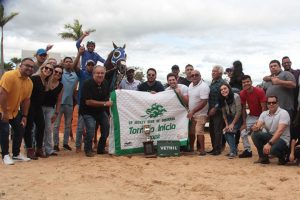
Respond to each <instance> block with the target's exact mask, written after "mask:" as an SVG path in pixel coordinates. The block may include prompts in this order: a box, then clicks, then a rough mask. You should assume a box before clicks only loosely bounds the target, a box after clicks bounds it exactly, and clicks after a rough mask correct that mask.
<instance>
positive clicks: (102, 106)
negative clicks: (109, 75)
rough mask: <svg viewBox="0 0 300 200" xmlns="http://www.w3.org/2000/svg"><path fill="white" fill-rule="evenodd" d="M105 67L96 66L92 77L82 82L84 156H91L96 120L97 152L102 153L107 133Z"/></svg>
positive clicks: (80, 109) (81, 111)
mask: <svg viewBox="0 0 300 200" xmlns="http://www.w3.org/2000/svg"><path fill="white" fill-rule="evenodd" d="M105 72H106V71H105V68H104V67H102V66H96V67H95V69H94V71H93V78H92V79H89V80H87V81H85V82H84V85H83V88H82V93H81V99H80V107H79V114H80V115H81V116H82V117H83V120H84V123H85V126H86V133H87V136H86V138H85V140H84V151H85V154H86V156H88V157H91V156H93V154H92V140H93V137H94V134H95V127H96V121H97V122H98V123H99V124H100V131H101V137H100V140H99V142H98V148H97V153H98V154H104V149H105V144H106V139H107V136H108V134H109V120H108V114H107V112H106V111H107V107H110V106H112V102H111V101H109V87H108V83H107V82H106V81H105V80H104V77H105Z"/></svg>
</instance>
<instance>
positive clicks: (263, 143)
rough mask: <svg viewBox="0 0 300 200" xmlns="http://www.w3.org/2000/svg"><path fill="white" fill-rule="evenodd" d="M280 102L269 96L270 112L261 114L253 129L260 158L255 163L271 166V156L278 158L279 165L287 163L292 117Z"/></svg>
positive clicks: (254, 140)
mask: <svg viewBox="0 0 300 200" xmlns="http://www.w3.org/2000/svg"><path fill="white" fill-rule="evenodd" d="M278 100H279V99H278V97H277V96H273V95H271V96H268V98H267V107H268V110H266V111H264V112H262V113H261V115H260V116H259V119H258V121H257V122H256V124H254V125H253V127H252V131H254V132H253V133H252V135H251V137H252V140H253V143H254V145H255V147H256V148H257V152H258V156H259V159H258V160H257V161H256V162H255V163H261V164H269V163H270V160H269V155H274V156H276V157H278V164H279V165H284V164H285V163H286V155H287V153H288V147H289V143H290V116H289V113H288V112H287V111H286V110H284V109H282V108H281V107H280V106H279V102H278ZM262 128H264V129H263V130H262Z"/></svg>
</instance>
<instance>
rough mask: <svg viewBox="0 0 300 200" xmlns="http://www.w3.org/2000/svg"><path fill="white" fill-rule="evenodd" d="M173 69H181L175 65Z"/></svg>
mask: <svg viewBox="0 0 300 200" xmlns="http://www.w3.org/2000/svg"><path fill="white" fill-rule="evenodd" d="M171 69H179V67H178V65H173V66H172V68H171Z"/></svg>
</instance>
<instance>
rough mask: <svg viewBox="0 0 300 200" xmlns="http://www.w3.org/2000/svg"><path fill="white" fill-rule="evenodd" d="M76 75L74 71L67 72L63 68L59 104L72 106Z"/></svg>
mask: <svg viewBox="0 0 300 200" xmlns="http://www.w3.org/2000/svg"><path fill="white" fill-rule="evenodd" d="M77 81H78V77H77V75H76V73H75V72H68V71H66V70H65V69H64V73H63V76H62V80H61V83H62V84H63V85H64V92H63V95H62V101H61V104H64V105H70V106H73V92H74V89H75V87H76V83H77Z"/></svg>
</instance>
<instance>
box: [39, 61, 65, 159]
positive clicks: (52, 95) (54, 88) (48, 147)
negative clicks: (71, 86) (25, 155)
mask: <svg viewBox="0 0 300 200" xmlns="http://www.w3.org/2000/svg"><path fill="white" fill-rule="evenodd" d="M62 74H63V67H62V66H60V65H56V66H55V67H54V70H53V74H52V76H51V77H50V78H49V81H48V84H47V86H48V90H47V91H46V94H45V98H44V102H43V104H42V106H43V112H44V119H45V131H44V148H45V153H46V155H47V156H57V153H56V152H55V151H54V150H53V136H52V124H53V123H54V121H55V120H56V117H57V115H58V113H59V110H60V104H61V99H62V94H63V84H62V83H61V77H62Z"/></svg>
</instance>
